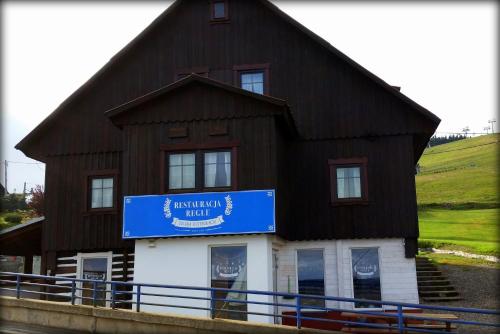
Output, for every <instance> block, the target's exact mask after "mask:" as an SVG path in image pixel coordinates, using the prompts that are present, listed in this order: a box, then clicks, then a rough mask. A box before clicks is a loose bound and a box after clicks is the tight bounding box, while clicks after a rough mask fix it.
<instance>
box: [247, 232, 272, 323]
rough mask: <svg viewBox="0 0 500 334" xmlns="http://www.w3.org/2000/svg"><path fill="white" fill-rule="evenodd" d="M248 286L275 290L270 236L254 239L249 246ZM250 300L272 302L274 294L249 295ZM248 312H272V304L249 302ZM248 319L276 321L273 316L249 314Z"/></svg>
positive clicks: (249, 288) (253, 288) (251, 288)
mask: <svg viewBox="0 0 500 334" xmlns="http://www.w3.org/2000/svg"><path fill="white" fill-rule="evenodd" d="M247 252H248V253H247V266H248V267H247V269H248V270H247V287H248V290H261V291H272V290H273V277H272V272H273V271H272V242H271V241H270V239H269V237H268V236H262V237H261V238H258V239H254V240H252V242H249V243H248V248H247ZM248 300H249V301H258V302H266V303H272V302H273V297H272V296H265V295H254V294H249V295H248ZM248 312H258V313H267V314H272V312H273V307H272V305H257V304H248ZM248 321H255V322H265V323H274V318H273V317H272V316H262V315H253V314H249V315H248Z"/></svg>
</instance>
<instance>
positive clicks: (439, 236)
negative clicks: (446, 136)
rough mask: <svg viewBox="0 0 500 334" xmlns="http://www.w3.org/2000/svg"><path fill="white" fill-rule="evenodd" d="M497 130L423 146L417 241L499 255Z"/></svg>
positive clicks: (418, 191)
mask: <svg viewBox="0 0 500 334" xmlns="http://www.w3.org/2000/svg"><path fill="white" fill-rule="evenodd" d="M499 141H500V135H498V134H495V135H487V136H481V137H476V138H470V139H464V140H460V141H457V142H453V143H449V144H444V145H439V146H435V147H432V148H429V149H426V150H425V152H424V154H423V155H422V158H421V159H420V161H419V164H420V173H419V174H418V175H417V176H416V184H417V200H418V205H419V222H420V242H421V245H424V244H426V245H427V246H429V245H432V246H433V247H442V248H451V249H460V250H465V251H469V252H473V253H481V254H496V255H499V254H500V251H499V247H498V244H499V242H500V237H499V235H498V228H499V226H500V223H499V219H498V218H499V214H500V205H499V198H498V188H497V187H498V184H499V183H498V182H499V175H498V174H499V173H498V167H497V166H498V152H499V149H500V146H499V145H500V143H499Z"/></svg>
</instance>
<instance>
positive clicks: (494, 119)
mask: <svg viewBox="0 0 500 334" xmlns="http://www.w3.org/2000/svg"><path fill="white" fill-rule="evenodd" d="M496 121H497V120H496V118H493V119H490V120H488V123H490V124H491V133H495V123H496Z"/></svg>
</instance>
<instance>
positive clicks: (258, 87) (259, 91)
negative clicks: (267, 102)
mask: <svg viewBox="0 0 500 334" xmlns="http://www.w3.org/2000/svg"><path fill="white" fill-rule="evenodd" d="M252 92H254V93H257V94H264V85H263V84H262V83H257V84H253V89H252Z"/></svg>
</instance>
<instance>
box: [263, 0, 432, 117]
mask: <svg viewBox="0 0 500 334" xmlns="http://www.w3.org/2000/svg"><path fill="white" fill-rule="evenodd" d="M258 1H260V2H261V3H262V4H264V5H265V6H266V7H267V8H269V9H270V10H271V11H273V12H274V13H276V14H277V15H278V16H279V17H281V18H282V19H283V20H285V21H286V22H288V23H290V24H291V25H292V26H294V27H296V28H297V29H298V30H299V31H301V32H303V33H304V34H306V35H307V36H308V37H310V38H312V39H313V40H314V41H316V42H317V43H318V44H320V45H321V46H323V47H324V48H326V49H327V50H328V51H330V52H331V53H333V54H334V55H335V56H337V57H339V58H340V59H342V60H344V61H346V62H347V63H348V64H349V65H351V66H352V67H353V68H355V69H357V70H358V71H360V72H361V73H362V74H364V75H365V76H367V77H368V78H370V79H371V80H373V81H374V82H375V83H376V84H378V85H380V86H381V87H382V88H384V89H385V90H386V91H388V92H389V93H391V94H392V95H394V96H395V97H396V98H398V99H400V100H402V101H403V102H405V103H408V104H409V105H410V106H411V107H413V108H414V109H415V110H417V111H418V112H420V113H421V114H422V115H424V116H425V117H427V118H429V119H430V120H432V121H433V122H436V123H439V122H441V119H440V118H439V117H437V116H436V115H434V114H433V113H432V112H430V111H429V110H427V109H426V108H424V107H422V106H421V105H420V104H418V103H416V102H415V101H413V100H412V99H410V98H409V97H407V96H406V95H404V94H403V93H401V91H400V90H398V89H395V88H394V87H393V86H391V85H390V84H388V83H387V82H385V81H384V80H382V79H381V78H379V77H378V76H376V75H375V74H373V73H372V72H370V71H368V70H367V69H366V68H364V67H363V66H361V65H360V64H358V63H357V62H355V61H354V60H352V59H351V58H349V57H348V56H347V55H346V54H344V53H342V52H341V51H340V50H338V49H337V48H335V47H334V46H333V45H331V44H330V43H328V42H327V41H326V40H324V39H323V38H321V37H320V36H318V35H316V34H315V33H314V32H312V31H311V30H309V29H308V28H306V27H305V26H303V25H302V24H301V23H300V22H298V21H296V20H294V19H293V18H292V17H291V16H289V15H288V14H286V13H285V12H283V11H282V10H281V9H279V8H278V7H277V6H276V5H274V4H273V3H271V2H270V1H268V0H258Z"/></svg>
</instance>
